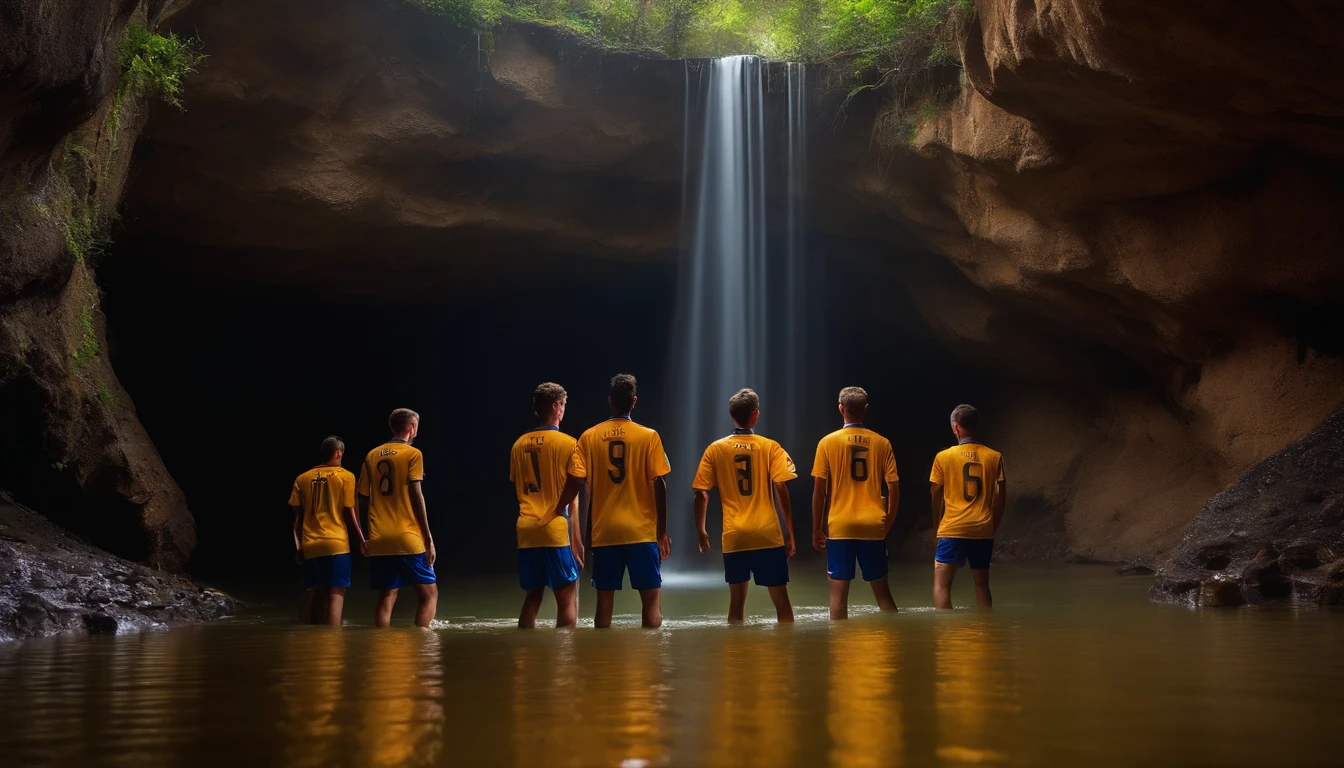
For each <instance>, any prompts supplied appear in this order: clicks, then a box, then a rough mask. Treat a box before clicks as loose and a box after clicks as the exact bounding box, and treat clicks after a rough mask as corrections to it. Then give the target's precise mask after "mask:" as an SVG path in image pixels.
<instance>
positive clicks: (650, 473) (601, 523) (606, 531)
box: [569, 416, 672, 547]
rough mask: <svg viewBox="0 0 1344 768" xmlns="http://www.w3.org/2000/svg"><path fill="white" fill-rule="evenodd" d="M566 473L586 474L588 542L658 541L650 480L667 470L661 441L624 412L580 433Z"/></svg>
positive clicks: (594, 544) (651, 431)
mask: <svg viewBox="0 0 1344 768" xmlns="http://www.w3.org/2000/svg"><path fill="white" fill-rule="evenodd" d="M574 453H575V457H576V461H575V462H574V466H573V467H572V468H570V470H569V473H570V474H571V475H573V476H574V477H578V478H584V477H586V478H588V488H589V490H590V491H591V492H592V507H591V509H592V511H591V513H590V514H591V515H592V520H593V546H594V547H610V546H615V545H617V544H642V543H644V542H649V541H657V540H658V517H657V510H656V509H655V508H654V503H653V479H654V478H656V477H662V476H663V475H666V474H667V473H669V472H671V471H672V466H671V465H670V464H668V462H667V452H666V451H664V450H663V439H662V438H661V437H659V436H658V433H657V432H655V431H654V430H652V429H649V428H648V427H645V426H643V425H640V424H636V423H634V422H633V421H631V420H630V417H628V416H616V417H613V418H610V419H607V420H606V421H604V422H602V423H601V424H598V425H597V426H595V427H592V428H590V429H589V430H588V431H587V432H584V433H583V434H582V435H580V436H579V443H578V445H576V446H575V447H574Z"/></svg>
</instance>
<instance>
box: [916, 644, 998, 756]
mask: <svg viewBox="0 0 1344 768" xmlns="http://www.w3.org/2000/svg"><path fill="white" fill-rule="evenodd" d="M934 643H935V646H934V658H935V661H934V670H935V673H936V675H937V678H936V682H935V683H934V707H935V711H936V712H937V732H938V747H937V754H938V758H939V759H940V760H944V761H948V762H952V763H999V762H1002V761H1004V760H1005V759H1006V757H1007V756H1006V755H1005V754H1004V753H1003V752H1002V751H999V750H998V749H995V748H994V747H995V744H994V743H993V739H992V734H995V733H1002V730H1003V729H1002V728H1000V727H998V724H997V723H995V722H994V719H995V717H996V716H998V715H1001V714H1002V712H1003V710H1002V708H1001V707H1000V706H999V703H1000V702H1001V701H1002V700H1003V699H1004V698H1005V693H1006V691H1005V688H1006V687H1007V685H1008V678H1007V676H1006V675H1005V673H1004V663H1005V660H1004V656H1003V652H1002V649H1001V648H1000V644H999V642H998V639H997V637H996V635H995V631H994V627H993V626H992V625H991V624H990V623H989V622H988V621H955V622H954V621H947V622H942V623H941V624H940V625H939V626H938V628H937V630H936V632H935V639H934ZM996 710H998V711H996Z"/></svg>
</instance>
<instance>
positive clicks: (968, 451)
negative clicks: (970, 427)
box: [929, 443, 1003, 539]
mask: <svg viewBox="0 0 1344 768" xmlns="http://www.w3.org/2000/svg"><path fill="white" fill-rule="evenodd" d="M1002 480H1003V454H1001V453H999V452H998V451H996V450H993V449H992V448H986V447H985V446H983V445H980V444H979V443H962V444H961V445H954V446H952V447H951V448H948V449H947V450H945V451H943V452H942V453H939V454H938V455H937V456H936V457H934V459H933V469H932V471H930V472H929V482H930V483H938V484H939V485H941V486H943V521H942V523H940V524H939V525H938V538H940V539H992V538H994V497H995V496H996V495H997V494H998V492H999V483H1000V482H1001V481H1002Z"/></svg>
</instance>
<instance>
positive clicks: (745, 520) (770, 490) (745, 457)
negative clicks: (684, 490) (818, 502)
mask: <svg viewBox="0 0 1344 768" xmlns="http://www.w3.org/2000/svg"><path fill="white" fill-rule="evenodd" d="M797 476H798V471H797V470H796V469H794V467H793V459H791V458H789V454H788V453H787V452H785V450H784V448H783V447H782V446H781V445H780V444H779V443H776V442H775V441H774V440H771V439H770V438H768V437H761V436H760V435H755V434H733V435H729V436H728V437H725V438H723V439H722V440H716V441H714V442H713V443H710V445H709V447H708V448H706V449H705V455H704V456H703V457H702V458H701V459H700V468H699V469H698V470H696V473H695V481H694V482H693V483H692V484H691V487H692V488H694V489H695V490H697V491H708V490H710V489H711V488H716V487H717V488H718V489H719V500H720V501H722V502H723V551H724V552H725V553H728V552H745V551H746V550H749V549H770V548H772V547H782V546H784V532H783V530H782V529H781V528H780V525H779V515H778V514H777V513H776V512H775V494H774V488H775V486H774V484H775V483H782V482H785V481H788V480H792V479H794V478H795V477H797Z"/></svg>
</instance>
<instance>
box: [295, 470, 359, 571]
mask: <svg viewBox="0 0 1344 768" xmlns="http://www.w3.org/2000/svg"><path fill="white" fill-rule="evenodd" d="M289 503H290V505H291V506H295V507H300V508H302V509H303V556H304V557H307V558H312V557H325V556H327V555H341V554H345V553H346V552H349V551H350V536H349V534H348V533H347V532H346V529H345V516H344V514H343V512H344V510H345V509H346V508H347V507H349V508H353V507H354V506H355V476H354V475H353V474H351V473H350V472H349V471H347V470H346V469H345V468H344V467H335V466H327V465H325V464H324V465H320V466H316V467H313V468H312V469H310V470H308V471H307V472H304V473H303V474H301V475H299V476H298V478H297V479H296V480H295V481H294V489H293V491H292V492H291V493H290V497H289Z"/></svg>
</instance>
